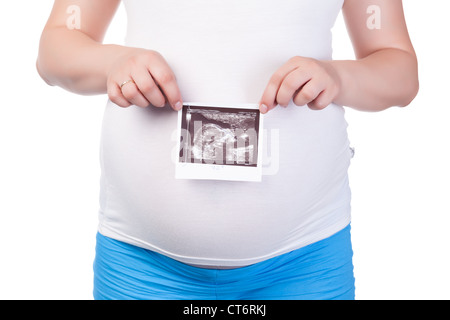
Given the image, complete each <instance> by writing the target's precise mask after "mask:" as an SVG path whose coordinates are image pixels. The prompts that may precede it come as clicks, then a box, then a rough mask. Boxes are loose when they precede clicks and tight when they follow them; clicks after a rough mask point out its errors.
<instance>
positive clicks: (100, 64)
mask: <svg viewBox="0 0 450 320" xmlns="http://www.w3.org/2000/svg"><path fill="white" fill-rule="evenodd" d="M120 2H121V1H119V0H76V1H75V0H55V2H54V7H53V10H52V12H51V15H50V18H49V20H48V23H47V25H46V26H45V29H44V31H43V33H42V38H41V44H40V51H39V57H38V61H37V68H38V71H39V73H40V75H41V77H42V78H43V79H44V80H45V81H46V82H47V83H48V84H50V85H57V86H60V87H62V88H65V89H67V90H70V91H72V92H74V93H78V94H107V95H108V97H109V99H108V101H107V104H106V109H105V114H104V120H103V126H102V137H101V138H102V139H101V150H100V155H101V189H100V209H99V227H98V234H97V246H96V258H95V262H94V297H95V299H354V297H355V287H354V276H353V264H352V246H351V239H350V220H351V219H350V216H351V213H350V189H349V182H348V174H347V171H348V167H349V163H350V159H351V157H352V152H351V149H350V148H349V141H348V137H347V123H346V121H345V118H344V106H345V107H349V108H354V109H358V110H362V111H381V110H384V109H386V108H389V107H393V106H406V105H408V104H409V103H410V102H411V101H412V99H413V98H414V97H415V95H416V94H417V90H418V77H417V61H416V57H415V53H414V49H413V47H412V45H411V42H410V39H409V35H408V31H407V27H406V24H405V20H404V14H403V8H402V1H401V0H345V1H344V0H276V1H275V0H227V1H225V0H164V1H163V0H123V4H124V6H125V8H126V11H127V15H128V23H127V26H126V27H127V36H126V43H125V45H123V46H122V45H114V44H104V43H103V37H104V35H105V32H106V31H107V28H108V25H109V23H110V21H111V19H112V18H113V16H114V14H115V12H116V10H117V8H118V6H119V4H120ZM71 9H74V10H73V11H71ZM341 10H342V11H343V15H344V18H345V21H346V23H347V28H348V31H349V35H350V37H351V39H352V42H353V45H354V50H355V54H356V59H355V60H349V61H335V60H333V59H332V46H331V45H332V37H331V28H332V27H333V25H334V22H335V20H336V17H337V15H338V14H339V12H340V11H341ZM67 12H75V14H78V16H76V17H75V18H76V19H79V20H78V22H79V23H78V24H72V25H70V24H68V18H70V17H69V14H68V13H67ZM184 101H196V102H202V103H205V104H211V103H216V104H224V105H231V106H232V105H238V104H258V105H259V110H260V111H261V113H263V114H265V115H264V118H265V119H264V128H265V131H266V134H267V136H268V137H272V138H273V139H271V141H270V144H269V143H267V144H266V145H265V146H264V147H265V148H269V147H270V149H271V150H270V152H269V151H267V150H265V151H264V150H263V154H264V157H265V159H264V163H265V164H266V166H267V165H268V166H270V165H271V164H273V163H274V162H275V161H276V163H277V166H276V170H267V171H266V174H264V175H263V178H262V181H261V182H238V181H216V180H178V179H175V163H174V162H173V160H172V159H173V151H174V150H175V149H174V148H175V146H176V141H175V140H174V135H173V134H174V132H176V129H177V117H178V112H177V111H178V110H180V109H181V108H182V106H183V102H184ZM274 132H276V133H277V134H276V135H272V133H274ZM269 155H270V157H269ZM272 169H273V168H272Z"/></svg>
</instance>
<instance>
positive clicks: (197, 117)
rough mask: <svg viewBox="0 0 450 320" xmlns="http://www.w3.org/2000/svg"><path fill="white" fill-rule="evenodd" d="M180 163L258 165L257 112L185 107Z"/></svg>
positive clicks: (251, 110)
mask: <svg viewBox="0 0 450 320" xmlns="http://www.w3.org/2000/svg"><path fill="white" fill-rule="evenodd" d="M181 128H182V130H183V131H184V134H182V138H181V139H182V141H181V150H180V161H181V162H186V163H204V164H217V165H241V166H255V167H256V166H257V159H258V156H257V155H258V128H259V111H258V110H253V109H238V108H218V107H200V106H184V108H183V114H182V124H181Z"/></svg>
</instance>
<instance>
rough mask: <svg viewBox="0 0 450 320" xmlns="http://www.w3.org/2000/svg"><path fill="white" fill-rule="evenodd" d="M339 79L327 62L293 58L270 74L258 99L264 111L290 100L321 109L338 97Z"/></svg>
mask: <svg viewBox="0 0 450 320" xmlns="http://www.w3.org/2000/svg"><path fill="white" fill-rule="evenodd" d="M339 91H340V79H339V76H338V74H337V72H336V70H335V69H334V68H333V66H332V64H331V63H330V62H325V61H319V60H315V59H312V58H303V57H294V58H291V59H290V60H289V61H288V62H287V63H286V64H284V65H283V66H282V67H281V68H280V69H278V70H277V71H276V72H275V73H274V74H273V76H272V77H271V79H270V81H269V83H268V85H267V87H266V89H265V91H264V94H263V96H262V99H261V102H260V104H259V105H260V111H261V112H262V113H267V112H268V111H269V110H271V109H273V108H275V107H276V106H277V105H280V106H284V107H286V106H287V105H288V104H289V102H290V101H291V100H293V102H294V104H295V105H297V106H304V105H308V107H309V108H311V109H313V110H322V109H324V108H325V107H327V106H328V105H329V104H330V103H332V102H333V100H334V99H335V98H336V97H337V96H338V94H339Z"/></svg>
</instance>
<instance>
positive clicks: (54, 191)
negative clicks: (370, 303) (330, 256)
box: [0, 0, 450, 299]
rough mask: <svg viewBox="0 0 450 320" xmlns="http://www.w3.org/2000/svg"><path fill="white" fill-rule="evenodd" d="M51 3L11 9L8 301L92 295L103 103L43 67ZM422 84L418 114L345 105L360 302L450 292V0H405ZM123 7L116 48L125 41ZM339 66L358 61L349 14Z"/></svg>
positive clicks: (1, 149) (6, 42) (7, 39)
mask: <svg viewBox="0 0 450 320" xmlns="http://www.w3.org/2000/svg"><path fill="white" fill-rule="evenodd" d="M52 3H53V1H52V0H39V1H33V0H24V1H7V2H6V1H5V3H3V6H2V10H1V11H0V32H1V42H2V49H1V51H0V57H1V59H0V72H1V73H0V75H1V77H0V299H91V298H92V261H93V258H94V245H95V233H96V227H97V209H98V188H99V173H100V172H99V162H98V144H99V132H100V126H101V120H102V114H103V108H104V104H105V96H91V97H84V96H77V95H74V94H72V93H68V92H65V91H64V90H62V89H59V88H54V87H49V86H47V85H45V84H44V82H43V81H42V80H40V78H39V77H38V75H37V73H36V71H35V60H36V56H37V46H38V41H39V37H40V33H41V31H42V28H43V26H44V23H45V21H46V19H47V17H48V13H49V12H50V9H51V6H52ZM404 6H405V12H406V16H407V21H408V25H409V30H410V34H411V38H412V40H413V43H414V45H415V48H416V51H417V54H418V57H419V62H420V82H421V89H420V93H419V95H418V97H417V98H416V99H415V101H414V102H413V103H412V104H411V105H410V106H408V107H407V108H402V109H400V108H392V109H390V110H387V111H384V112H381V113H363V112H357V111H354V110H350V109H347V114H346V116H347V120H348V122H349V135H350V140H351V142H352V145H353V147H355V149H356V155H355V158H354V159H353V160H352V165H351V168H350V176H351V186H352V190H353V202H352V208H353V223H352V236H353V246H354V253H355V254H354V264H355V276H356V290H357V299H449V298H450V289H449V288H450V274H449V270H450V250H449V249H450V230H449V229H450V228H449V227H450V202H449V199H450V168H449V164H450V125H449V122H450V103H449V99H448V92H450V89H449V85H450V82H449V81H448V74H449V72H450V63H449V58H448V53H449V50H448V49H449V48H448V40H447V38H446V37H448V34H449V31H450V27H449V20H448V15H449V13H450V2H449V1H447V0H428V1H423V0H405V1H404ZM125 26H126V20H125V16H124V11H123V8H121V10H120V11H119V13H118V15H117V18H116V19H115V20H114V22H113V25H112V26H111V29H110V31H109V33H108V37H107V42H114V43H122V41H123V37H124V32H125ZM334 33H335V40H334V50H335V59H352V58H353V52H352V49H351V45H350V42H349V39H348V36H347V34H346V30H345V26H344V24H343V21H342V17H339V19H338V21H337V24H336V27H335V29H334Z"/></svg>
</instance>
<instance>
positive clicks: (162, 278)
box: [94, 225, 355, 300]
mask: <svg viewBox="0 0 450 320" xmlns="http://www.w3.org/2000/svg"><path fill="white" fill-rule="evenodd" d="M352 257H353V251H352V246H351V239H350V225H349V226H347V227H346V228H344V229H343V230H341V231H339V232H338V233H336V234H334V235H332V236H331V237H329V238H326V239H324V240H321V241H318V242H316V243H313V244H311V245H308V246H306V247H303V248H300V249H298V250H295V251H292V252H289V253H286V254H283V255H280V256H278V257H275V258H271V259H269V260H266V261H263V262H260V263H256V264H253V265H250V266H246V267H241V268H236V269H220V270H219V269H205V268H198V267H193V266H190V265H186V264H184V263H181V262H179V261H176V260H173V259H171V258H169V257H166V256H164V255H161V254H159V253H155V252H153V251H150V250H146V249H143V248H140V247H136V246H133V245H130V244H126V243H123V242H120V241H117V240H113V239H111V238H107V237H105V236H103V235H101V234H100V233H97V246H96V257H95V262H94V298H95V299H96V300H332V299H337V300H353V299H354V298H355V281H354V275H353V263H352Z"/></svg>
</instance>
